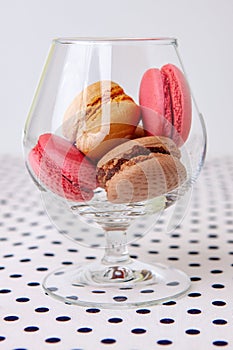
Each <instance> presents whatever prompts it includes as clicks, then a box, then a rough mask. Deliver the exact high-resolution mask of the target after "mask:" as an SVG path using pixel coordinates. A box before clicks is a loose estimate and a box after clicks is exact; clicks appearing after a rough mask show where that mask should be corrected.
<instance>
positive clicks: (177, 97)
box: [139, 64, 192, 146]
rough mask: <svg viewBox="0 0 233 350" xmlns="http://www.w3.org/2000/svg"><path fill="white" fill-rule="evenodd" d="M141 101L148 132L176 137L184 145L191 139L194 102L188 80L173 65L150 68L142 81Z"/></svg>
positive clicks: (149, 133) (176, 140) (145, 127)
mask: <svg viewBox="0 0 233 350" xmlns="http://www.w3.org/2000/svg"><path fill="white" fill-rule="evenodd" d="M139 103H140V106H141V107H142V121H143V126H144V129H145V130H146V132H147V134H148V135H157V136H161V135H162V136H166V137H170V138H172V139H173V140H174V141H175V143H176V144H177V145H178V146H181V145H182V144H183V143H184V142H185V141H186V140H187V138H188V135H189V131H190V127H191V120H192V103H191V94H190V90H189V86H188V83H187V81H186V79H185V76H184V74H183V73H182V72H181V70H180V69H179V68H178V67H176V66H175V65H173V64H166V65H164V66H163V67H162V68H161V69H158V68H150V69H148V70H147V71H146V72H145V73H144V75H143V77H142V80H141V84H140V91H139Z"/></svg>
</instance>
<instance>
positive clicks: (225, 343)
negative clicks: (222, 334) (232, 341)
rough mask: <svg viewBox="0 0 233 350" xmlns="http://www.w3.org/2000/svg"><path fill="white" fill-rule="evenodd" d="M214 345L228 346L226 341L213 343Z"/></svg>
mask: <svg viewBox="0 0 233 350" xmlns="http://www.w3.org/2000/svg"><path fill="white" fill-rule="evenodd" d="M213 345H215V346H227V345H228V342H227V341H225V340H215V341H214V342H213Z"/></svg>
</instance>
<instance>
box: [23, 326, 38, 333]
mask: <svg viewBox="0 0 233 350" xmlns="http://www.w3.org/2000/svg"><path fill="white" fill-rule="evenodd" d="M38 330H39V327H36V326H28V327H25V328H24V331H25V332H36V331H38Z"/></svg>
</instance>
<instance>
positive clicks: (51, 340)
mask: <svg viewBox="0 0 233 350" xmlns="http://www.w3.org/2000/svg"><path fill="white" fill-rule="evenodd" d="M60 341H61V339H60V338H56V337H52V338H47V339H45V342H46V343H51V344H52V343H59V342H60Z"/></svg>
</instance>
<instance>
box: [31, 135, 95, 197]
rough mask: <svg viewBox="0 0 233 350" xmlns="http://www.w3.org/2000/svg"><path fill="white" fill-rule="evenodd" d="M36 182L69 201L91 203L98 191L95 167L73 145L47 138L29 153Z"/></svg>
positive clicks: (60, 139)
mask: <svg viewBox="0 0 233 350" xmlns="http://www.w3.org/2000/svg"><path fill="white" fill-rule="evenodd" d="M29 164H30V166H31V168H32V170H33V171H34V173H35V175H36V177H37V179H38V180H39V181H40V182H41V183H42V184H44V185H45V186H46V187H47V188H48V189H49V190H51V191H52V192H54V193H56V194H58V195H60V196H62V197H65V198H66V199H68V200H73V201H83V200H90V199H91V198H92V196H93V190H94V189H95V188H96V180H95V167H94V166H93V165H92V164H91V163H90V162H89V160H87V159H86V158H85V156H84V155H83V154H82V153H81V152H79V151H78V150H77V149H76V148H75V147H74V146H73V145H72V144H71V143H70V142H68V141H67V140H64V139H62V138H61V137H59V136H56V135H51V134H44V135H41V136H40V137H39V140H38V143H37V145H36V146H35V147H34V148H33V149H32V150H31V152H30V153H29Z"/></svg>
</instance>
